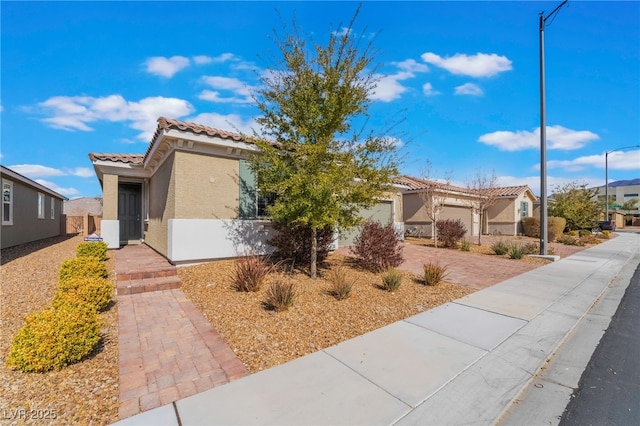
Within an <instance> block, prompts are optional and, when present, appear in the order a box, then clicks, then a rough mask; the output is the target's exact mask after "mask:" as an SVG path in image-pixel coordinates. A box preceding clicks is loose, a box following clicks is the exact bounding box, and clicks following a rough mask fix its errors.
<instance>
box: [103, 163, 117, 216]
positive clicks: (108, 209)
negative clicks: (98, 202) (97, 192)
mask: <svg viewBox="0 0 640 426" xmlns="http://www.w3.org/2000/svg"><path fill="white" fill-rule="evenodd" d="M102 200H103V201H102V218H103V219H105V220H118V175H108V174H105V175H104V176H103V177H102Z"/></svg>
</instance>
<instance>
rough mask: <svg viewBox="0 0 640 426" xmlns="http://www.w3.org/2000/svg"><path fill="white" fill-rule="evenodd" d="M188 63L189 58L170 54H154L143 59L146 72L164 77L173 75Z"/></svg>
mask: <svg viewBox="0 0 640 426" xmlns="http://www.w3.org/2000/svg"><path fill="white" fill-rule="evenodd" d="M189 64H190V61H189V58H185V57H184V56H172V57H170V58H165V57H164V56H154V57H152V58H149V59H147V60H146V61H145V65H146V66H147V72H148V73H150V74H155V75H159V76H161V77H166V78H171V77H173V76H174V74H175V73H177V72H178V71H180V70H182V69H184V68H186V67H188V66H189Z"/></svg>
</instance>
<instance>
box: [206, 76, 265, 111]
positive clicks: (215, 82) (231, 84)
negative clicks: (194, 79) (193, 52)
mask: <svg viewBox="0 0 640 426" xmlns="http://www.w3.org/2000/svg"><path fill="white" fill-rule="evenodd" d="M202 80H203V81H204V82H205V83H206V84H208V85H209V86H211V87H212V88H213V89H217V90H203V91H202V92H200V95H198V97H199V98H200V99H203V100H206V101H211V102H220V103H240V104H247V103H252V102H253V99H252V98H251V87H250V86H249V85H247V84H246V83H244V82H243V81H242V80H239V79H237V78H230V77H220V76H205V77H202ZM220 90H222V91H226V92H229V93H230V94H231V96H222V95H221V94H220Z"/></svg>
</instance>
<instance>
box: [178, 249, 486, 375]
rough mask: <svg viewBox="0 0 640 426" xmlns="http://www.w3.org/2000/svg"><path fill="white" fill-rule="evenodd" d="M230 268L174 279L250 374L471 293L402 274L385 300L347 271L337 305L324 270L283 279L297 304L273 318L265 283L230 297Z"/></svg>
mask: <svg viewBox="0 0 640 426" xmlns="http://www.w3.org/2000/svg"><path fill="white" fill-rule="evenodd" d="M327 263H328V265H329V266H335V265H338V264H344V263H349V260H348V259H347V258H346V257H345V256H341V255H335V254H334V255H332V256H330V258H329V260H328V262H327ZM233 264H234V261H232V260H225V261H216V262H211V263H206V264H202V265H198V266H190V267H182V268H179V269H178V274H179V275H180V278H181V279H182V289H183V291H184V292H185V293H186V294H187V296H188V297H189V298H190V299H191V300H192V301H193V303H194V304H195V305H196V306H197V307H198V308H199V309H200V310H201V311H202V312H203V314H204V315H205V317H206V318H207V319H208V320H209V322H210V323H211V324H212V325H213V327H214V328H215V329H216V330H218V332H219V333H220V334H221V335H222V337H223V338H224V340H225V341H226V342H227V343H228V344H229V346H230V347H231V349H233V351H234V352H235V353H236V355H237V356H238V358H240V360H241V361H242V362H243V363H244V364H245V365H246V366H247V368H248V369H249V371H250V372H252V373H255V372H257V371H260V370H264V369H267V368H270V367H273V366H276V365H279V364H282V363H284V362H287V361H290V360H292V359H295V358H298V357H300V356H303V355H307V354H310V353H312V352H315V351H318V350H320V349H323V348H326V347H329V346H332V345H335V344H337V343H339V342H342V341H344V340H347V339H351V338H353V337H356V336H359V335H361V334H364V333H367V332H369V331H372V330H375V329H377V328H380V327H383V326H385V325H387V324H390V323H393V322H395V321H399V320H402V319H404V318H407V317H409V316H411V315H415V314H417V313H420V312H422V311H425V310H427V309H431V308H433V307H435V306H438V305H441V304H443V303H446V302H449V301H451V300H454V299H457V298H459V297H462V296H465V295H467V294H469V293H472V292H473V291H475V290H474V289H472V288H468V287H463V286H458V285H453V284H449V283H446V282H442V283H440V284H439V285H437V286H433V287H430V286H425V285H424V284H422V283H421V282H418V281H417V280H416V279H415V278H414V277H413V276H412V275H410V274H408V273H403V280H402V284H401V285H400V288H399V289H398V290H397V291H395V292H388V291H386V290H383V289H381V288H379V286H380V285H381V284H382V281H381V279H380V275H376V274H372V273H369V272H366V271H362V270H359V269H357V268H350V269H349V272H348V277H349V279H351V280H353V282H354V284H353V289H352V290H351V296H350V297H349V298H347V299H346V300H340V301H339V300H336V299H335V298H334V297H333V296H331V295H329V294H328V293H327V289H328V286H329V284H328V281H327V280H326V279H324V278H323V276H326V273H327V271H328V269H327V268H321V269H320V277H319V278H318V279H316V280H312V279H310V278H309V277H307V276H306V275H304V274H303V273H300V272H296V273H294V274H293V275H292V276H286V277H285V279H291V280H294V281H295V282H296V286H297V291H298V297H297V298H296V301H295V303H294V305H293V307H291V308H290V309H289V310H288V311H285V312H274V311H270V310H268V309H266V308H265V307H264V305H263V302H264V300H265V291H266V288H267V287H268V286H269V280H267V282H266V284H265V286H264V287H263V288H262V289H261V290H260V291H258V292H255V293H251V292H249V293H246V292H238V291H235V290H233V289H231V278H230V277H231V273H232V271H233ZM276 277H277V275H274V276H272V277H271V279H274V278H276Z"/></svg>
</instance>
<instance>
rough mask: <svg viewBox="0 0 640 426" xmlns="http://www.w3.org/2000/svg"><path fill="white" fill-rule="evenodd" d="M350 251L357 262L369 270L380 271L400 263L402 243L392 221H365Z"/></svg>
mask: <svg viewBox="0 0 640 426" xmlns="http://www.w3.org/2000/svg"><path fill="white" fill-rule="evenodd" d="M351 251H352V252H353V254H354V255H355V256H356V259H357V261H358V263H359V264H360V265H361V266H362V267H363V268H365V269H367V270H369V271H371V272H376V273H377V272H382V271H384V270H386V269H388V268H395V267H396V266H399V265H400V264H401V263H402V260H403V259H402V245H401V244H400V238H398V234H397V232H396V230H395V228H394V227H393V224H392V223H389V224H387V225H381V224H379V223H378V222H367V223H366V224H365V225H364V226H363V227H362V231H361V232H360V235H358V236H357V237H356V240H355V242H354V245H353V247H351Z"/></svg>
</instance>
